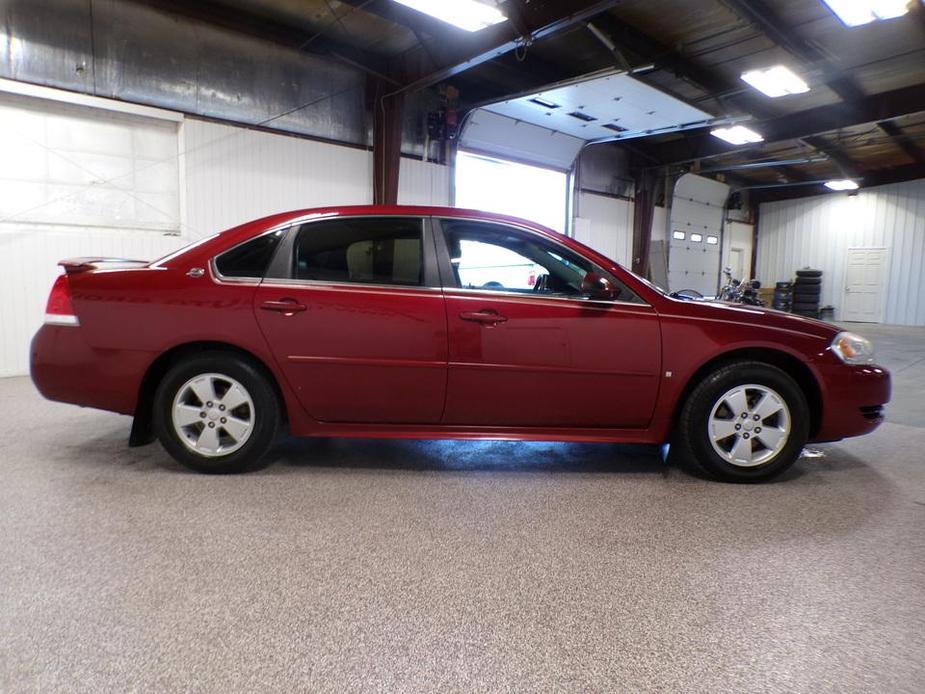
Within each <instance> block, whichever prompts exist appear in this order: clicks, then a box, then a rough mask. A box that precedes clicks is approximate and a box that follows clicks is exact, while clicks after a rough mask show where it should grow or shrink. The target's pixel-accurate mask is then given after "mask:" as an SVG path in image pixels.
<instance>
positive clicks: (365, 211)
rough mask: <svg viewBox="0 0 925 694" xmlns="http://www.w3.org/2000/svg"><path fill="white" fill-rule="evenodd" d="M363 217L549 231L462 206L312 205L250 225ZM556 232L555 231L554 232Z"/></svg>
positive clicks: (502, 215)
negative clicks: (509, 225) (507, 225)
mask: <svg viewBox="0 0 925 694" xmlns="http://www.w3.org/2000/svg"><path fill="white" fill-rule="evenodd" d="M341 215H344V216H362V215H412V216H420V217H465V218H469V219H473V218H474V219H483V220H491V221H499V222H512V223H515V224H520V225H523V226H528V227H532V228H535V229H543V230H544V231H551V230H550V229H547V228H546V227H544V226H542V225H540V224H537V223H536V222H531V221H530V220H527V219H521V218H519V217H512V216H510V215H504V214H498V213H495V212H485V211H484V210H472V209H465V208H461V207H444V206H436V205H338V206H331V207H314V208H307V209H303V210H292V211H290V212H281V213H279V214H275V215H271V216H269V217H264V218H262V219H259V220H254V221H253V222H250V223H249V224H257V223H260V224H261V225H264V226H265V225H267V224H270V225H275V224H285V223H287V222H292V221H295V220H300V219H313V218H317V217H327V216H331V217H334V216H341ZM554 233H555V232H554Z"/></svg>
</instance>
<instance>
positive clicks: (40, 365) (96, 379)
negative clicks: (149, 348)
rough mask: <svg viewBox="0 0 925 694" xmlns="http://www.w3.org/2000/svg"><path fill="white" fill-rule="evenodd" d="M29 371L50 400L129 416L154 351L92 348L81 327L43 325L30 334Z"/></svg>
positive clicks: (36, 384) (34, 381) (132, 410)
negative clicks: (32, 335) (33, 333)
mask: <svg viewBox="0 0 925 694" xmlns="http://www.w3.org/2000/svg"><path fill="white" fill-rule="evenodd" d="M29 357H30V374H31V376H32V382H33V383H34V384H35V387H36V388H38V390H39V392H40V393H41V394H42V395H44V396H45V397H46V398H48V399H49V400H57V401H59V402H68V403H73V404H75V405H81V406H83V407H95V408H98V409H101V410H111V411H112V412H120V413H122V414H132V413H133V412H134V411H135V405H136V401H137V398H138V389H139V387H140V385H141V379H142V377H143V376H144V373H145V370H146V369H147V366H148V365H149V364H150V363H151V361H152V359H153V358H154V355H153V354H152V353H149V352H141V351H126V350H111V349H95V348H93V347H91V346H90V345H89V344H87V342H86V340H85V339H84V337H83V334H82V331H81V329H80V328H79V327H70V326H60V325H43V326H42V327H41V328H40V329H39V331H38V332H37V333H36V334H35V337H33V338H32V345H31V348H30V350H29Z"/></svg>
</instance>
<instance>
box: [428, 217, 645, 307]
mask: <svg viewBox="0 0 925 694" xmlns="http://www.w3.org/2000/svg"><path fill="white" fill-rule="evenodd" d="M434 218H435V219H436V220H437V221H438V222H441V225H440V233H441V234H446V231H444V229H443V224H442V222H443V220H447V221H450V222H452V221H456V220H462V221H464V222H479V223H481V224H493V225H494V226H508V227H513V228H515V229H518V230H520V231H523V232H525V233H527V234H530V235H532V236H536V237H539V238H540V239H542V240H543V241H549V242H550V243H551V244H553V245H554V246H557V247H559V248H562V249H564V250H565V251H567V252H568V253H571V254H573V255H577V256H579V257H580V258H583V259H584V260H585V261H587V262H588V263H591V265H592V266H594V267H598V268H600V269H601V270H604V271H605V272H607V274H608V275H611V276H613V273H611V272H610V271H609V270H607V269H606V268H601V267H600V266H599V265H598V264H597V263H595V262H593V261H592V260H590V259H589V258H585V256H583V255H582V254H581V253H579V252H578V251H576V250H574V249H572V248H569V247H568V246H566V245H565V244H564V243H562V242H560V241H557V240H556V239H551V238H549V237H547V236H545V235H544V234H540V233H538V232H537V231H536V230H535V229H531V228H530V227H528V226H525V225H523V224H519V223H517V222H509V221H507V220H504V221H496V220H491V219H478V218H474V217H462V216H460V217H457V216H452V217H442V216H439V215H435V217H434ZM614 279H616V280H617V281H618V282H620V284H621V285H623V286H626V283H624V282H622V281H620V280H619V279H618V278H616V277H614ZM626 288H627V289H628V290H629V291H631V292H633V290H632V289H630V288H629V287H626ZM445 289H446V290H447V291H463V292H484V293H488V294H492V295H495V294H497V295H501V296H526V297H527V298H535V299H541V298H542V299H557V300H560V301H563V300H564V301H591V302H594V303H599V304H623V305H626V306H648V307H649V308H652V304H650V303H649V302H647V301H646V300H645V299H643V298H642V297H641V296H639V295H638V294H637V293H636V292H633V294H634V295H635V296H637V297H638V298H639V301H638V302H636V301H605V300H601V299H591V298H590V297H581V296H578V297H567V296H545V295H542V294H537V295H535V296H531V295H529V294H526V295H524V294H520V293H518V292H512V291H503V290H496V289H494V290H493V289H481V288H468V287H446V288H445Z"/></svg>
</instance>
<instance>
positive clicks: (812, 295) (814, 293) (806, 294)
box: [793, 289, 822, 301]
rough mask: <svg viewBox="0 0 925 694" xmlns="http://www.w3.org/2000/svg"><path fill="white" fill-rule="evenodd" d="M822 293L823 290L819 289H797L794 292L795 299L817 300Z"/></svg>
mask: <svg viewBox="0 0 925 694" xmlns="http://www.w3.org/2000/svg"><path fill="white" fill-rule="evenodd" d="M820 294H822V292H821V291H820V290H818V289H816V290H812V289H804V290H802V291H800V290H797V291H795V292H794V293H793V300H794V301H816V300H818V299H819V295H820Z"/></svg>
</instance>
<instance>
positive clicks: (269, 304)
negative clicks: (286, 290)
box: [260, 299, 308, 316]
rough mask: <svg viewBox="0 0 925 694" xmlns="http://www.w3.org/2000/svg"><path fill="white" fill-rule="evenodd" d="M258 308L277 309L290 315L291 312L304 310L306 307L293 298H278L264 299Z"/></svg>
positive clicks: (265, 309)
mask: <svg viewBox="0 0 925 694" xmlns="http://www.w3.org/2000/svg"><path fill="white" fill-rule="evenodd" d="M260 308H262V309H263V310H264V311H277V312H279V313H284V314H286V315H287V316H291V315H292V314H293V313H299V312H301V311H304V310H306V309H307V308H308V307H307V306H305V304H300V303H299V302H298V301H296V300H295V299H280V300H279V301H264V302H263V303H262V304H260Z"/></svg>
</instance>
